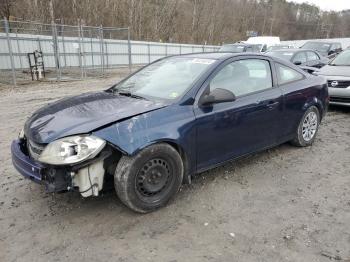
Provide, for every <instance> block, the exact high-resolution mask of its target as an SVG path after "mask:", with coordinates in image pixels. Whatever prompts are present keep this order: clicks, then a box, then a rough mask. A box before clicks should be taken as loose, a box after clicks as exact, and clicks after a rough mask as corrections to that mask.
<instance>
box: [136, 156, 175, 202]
mask: <svg viewBox="0 0 350 262" xmlns="http://www.w3.org/2000/svg"><path fill="white" fill-rule="evenodd" d="M172 173H173V172H172V170H171V168H170V164H169V163H168V162H167V161H166V160H164V159H162V158H154V159H151V160H149V161H147V162H146V163H145V164H144V165H143V167H142V168H141V169H140V170H139V172H138V174H137V175H136V190H137V193H138V194H139V195H140V196H142V197H143V198H145V197H146V198H150V197H156V196H160V195H162V194H163V193H164V192H165V191H167V188H168V187H169V185H170V181H171V178H172V175H173V174H172Z"/></svg>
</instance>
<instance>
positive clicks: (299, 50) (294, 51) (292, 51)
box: [268, 48, 316, 53]
mask: <svg viewBox="0 0 350 262" xmlns="http://www.w3.org/2000/svg"><path fill="white" fill-rule="evenodd" d="M301 51H302V52H305V51H311V52H316V51H315V50H312V49H304V48H287V49H278V50H272V51H268V52H291V53H296V52H301Z"/></svg>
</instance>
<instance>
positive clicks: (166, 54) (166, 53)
mask: <svg viewBox="0 0 350 262" xmlns="http://www.w3.org/2000/svg"><path fill="white" fill-rule="evenodd" d="M165 56H168V44H165Z"/></svg>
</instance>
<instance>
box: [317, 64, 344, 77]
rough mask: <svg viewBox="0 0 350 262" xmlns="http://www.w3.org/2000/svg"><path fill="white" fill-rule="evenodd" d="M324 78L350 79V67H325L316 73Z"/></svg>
mask: <svg viewBox="0 0 350 262" xmlns="http://www.w3.org/2000/svg"><path fill="white" fill-rule="evenodd" d="M318 74H319V75H324V76H348V77H350V66H330V65H326V66H324V67H322V68H321V69H320V70H319V71H318Z"/></svg>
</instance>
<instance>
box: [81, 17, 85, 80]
mask: <svg viewBox="0 0 350 262" xmlns="http://www.w3.org/2000/svg"><path fill="white" fill-rule="evenodd" d="M79 30H80V37H81V41H80V44H81V54H82V58H83V60H82V62H83V63H82V64H83V77H85V78H86V57H85V41H84V28H83V26H82V25H81V22H80V23H79Z"/></svg>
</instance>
